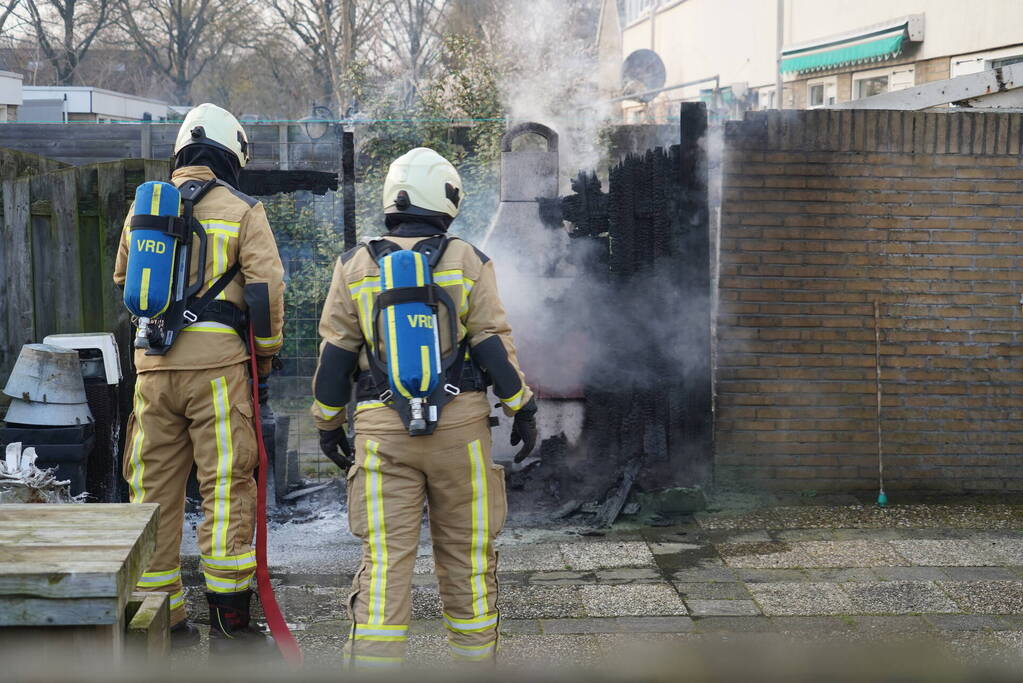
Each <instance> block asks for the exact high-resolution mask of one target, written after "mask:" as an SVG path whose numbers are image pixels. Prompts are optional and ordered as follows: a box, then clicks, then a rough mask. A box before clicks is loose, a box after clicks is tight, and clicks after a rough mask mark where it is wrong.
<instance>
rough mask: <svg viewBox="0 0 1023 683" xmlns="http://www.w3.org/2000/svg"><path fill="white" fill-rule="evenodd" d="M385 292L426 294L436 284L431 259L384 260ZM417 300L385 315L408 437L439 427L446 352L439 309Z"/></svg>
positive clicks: (401, 255) (404, 255)
mask: <svg viewBox="0 0 1023 683" xmlns="http://www.w3.org/2000/svg"><path fill="white" fill-rule="evenodd" d="M380 274H381V278H380V289H381V292H387V291H390V290H394V289H405V288H416V289H408V290H407V291H418V292H422V291H423V289H422V288H428V287H430V286H431V285H432V283H433V278H432V276H431V273H430V265H429V262H428V260H427V257H426V256H425V255H423V254H421V253H419V252H417V251H411V250H407V249H402V250H399V251H394V252H391V253H390V254H388V255H386V256H384V257H383V258H381V259H380ZM416 299H417V297H416V296H409V297H408V300H405V301H400V302H397V303H394V304H392V305H388V306H387V307H385V308H384V309H383V310H381V312H380V313H381V316H382V318H383V319H382V320H381V321H380V323H381V327H382V328H383V342H384V352H385V357H386V359H387V376H388V381H389V383H390V390H391V392H392V393H393V394H394V395H395V396H401V397H403V398H404V399H405V400H407V401H408V402H409V408H410V418H411V419H410V422H409V425H408V427H409V433H410V434H412V435H416V434H425V433H428V431H429V430H428V427H427V423H428V422H429V423H435V422H436V421H437V406H435V405H430V404H429V401H428V399H429V397H430V395H431V394H432V393H433V392H434V391H435V390H436V389H437V387H438V386H439V385H440V383H441V379H442V374H443V373H442V370H441V367H442V366H441V355H440V353H441V349H440V335H439V331H438V320H437V309H436V307H435V306H430V305H429V304H428V303H426V302H425V301H423V300H422V298H421V295H420V297H419V300H416Z"/></svg>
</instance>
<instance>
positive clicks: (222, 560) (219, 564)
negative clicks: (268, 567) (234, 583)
mask: <svg viewBox="0 0 1023 683" xmlns="http://www.w3.org/2000/svg"><path fill="white" fill-rule="evenodd" d="M202 563H203V565H204V566H205V567H206V568H207V569H221V570H228V571H230V570H240V569H255V568H256V551H255V550H250V551H249V552H247V553H242V554H241V555H226V556H223V557H217V556H215V555H203V556H202Z"/></svg>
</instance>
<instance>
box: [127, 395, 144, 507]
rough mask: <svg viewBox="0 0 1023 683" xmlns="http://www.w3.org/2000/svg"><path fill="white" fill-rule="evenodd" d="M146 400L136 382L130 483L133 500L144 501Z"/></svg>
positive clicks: (135, 501)
mask: <svg viewBox="0 0 1023 683" xmlns="http://www.w3.org/2000/svg"><path fill="white" fill-rule="evenodd" d="M145 408H146V402H145V399H143V398H142V385H141V383H140V382H136V383H135V405H134V408H133V410H134V411H135V434H133V435H132V438H131V459H130V463H131V477H130V478H129V479H128V484H129V486H130V487H131V502H133V503H144V502H145V500H146V487H145V485H144V484H143V483H142V476H143V474H144V473H145V470H146V464H145V462H143V460H142V446H143V444H144V443H145V440H146V432H145V430H144V429H143V428H142V413H143V412H144V411H145Z"/></svg>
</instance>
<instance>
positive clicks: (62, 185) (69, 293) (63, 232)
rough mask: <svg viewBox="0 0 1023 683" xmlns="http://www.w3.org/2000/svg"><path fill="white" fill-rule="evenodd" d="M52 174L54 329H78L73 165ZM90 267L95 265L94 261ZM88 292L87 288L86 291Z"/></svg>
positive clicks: (79, 296) (79, 301)
mask: <svg viewBox="0 0 1023 683" xmlns="http://www.w3.org/2000/svg"><path fill="white" fill-rule="evenodd" d="M51 175H52V178H53V185H52V188H53V189H52V192H53V194H52V195H51V201H52V202H53V222H52V224H51V225H52V226H53V237H54V246H55V247H56V254H55V256H56V259H55V262H54V265H55V267H56V268H57V273H56V275H57V279H58V280H59V284H58V287H59V288H58V289H55V290H54V292H53V295H54V296H53V297H52V299H53V301H54V307H55V310H56V322H57V332H58V333H61V334H68V333H72V332H81V331H82V329H83V328H82V296H83V294H84V292H83V290H82V270H81V268H82V266H81V263H80V262H79V242H78V182H77V180H78V178H77V175H78V174H77V172H76V170H75V169H68V170H66V171H60V172H58V173H54V174H51ZM90 267H95V266H94V265H92V266H90ZM90 294H91V292H90Z"/></svg>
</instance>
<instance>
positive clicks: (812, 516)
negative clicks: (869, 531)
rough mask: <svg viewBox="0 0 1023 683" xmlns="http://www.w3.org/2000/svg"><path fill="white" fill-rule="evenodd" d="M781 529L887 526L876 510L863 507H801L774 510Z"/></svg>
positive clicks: (785, 507) (782, 507)
mask: <svg viewBox="0 0 1023 683" xmlns="http://www.w3.org/2000/svg"><path fill="white" fill-rule="evenodd" d="M774 514H775V515H776V516H777V517H778V519H779V521H780V526H779V527H778V528H781V529H859V528H870V527H880V526H885V524H884V523H883V522H884V520H883V517H882V516H881V515H879V514H878V512H877V510H876V508H867V507H864V506H862V505H837V506H830V505H800V506H781V507H777V508H774Z"/></svg>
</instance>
